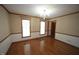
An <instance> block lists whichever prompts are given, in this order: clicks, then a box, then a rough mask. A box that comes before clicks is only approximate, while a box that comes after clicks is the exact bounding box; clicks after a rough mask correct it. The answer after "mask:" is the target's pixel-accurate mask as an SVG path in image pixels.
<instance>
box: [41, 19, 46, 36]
mask: <svg viewBox="0 0 79 59" xmlns="http://www.w3.org/2000/svg"><path fill="white" fill-rule="evenodd" d="M41 21H43V20H40V31H41ZM43 22H45V21H43ZM45 34H46V22H45V33H44V34H41V32H40V35H45Z"/></svg>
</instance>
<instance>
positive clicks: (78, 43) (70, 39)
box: [55, 33, 79, 48]
mask: <svg viewBox="0 0 79 59" xmlns="http://www.w3.org/2000/svg"><path fill="white" fill-rule="evenodd" d="M55 39H57V40H60V41H63V42H65V43H68V44H70V45H73V46H75V47H78V48H79V37H75V36H69V35H65V34H59V33H55Z"/></svg>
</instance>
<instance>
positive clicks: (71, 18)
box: [51, 13, 79, 36]
mask: <svg viewBox="0 0 79 59" xmlns="http://www.w3.org/2000/svg"><path fill="white" fill-rule="evenodd" d="M51 20H56V32H60V33H66V34H70V35H76V36H79V26H78V25H79V13H77V14H72V15H68V16H64V17H59V18H55V19H51Z"/></svg>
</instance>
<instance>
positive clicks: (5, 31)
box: [0, 6, 10, 41]
mask: <svg viewBox="0 0 79 59" xmlns="http://www.w3.org/2000/svg"><path fill="white" fill-rule="evenodd" d="M9 34H10V28H9V14H8V12H7V11H6V10H5V9H4V8H3V7H1V6H0V41H1V40H3V39H4V38H5V37H6V36H8V35H9Z"/></svg>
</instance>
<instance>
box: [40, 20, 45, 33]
mask: <svg viewBox="0 0 79 59" xmlns="http://www.w3.org/2000/svg"><path fill="white" fill-rule="evenodd" d="M40 34H45V22H44V21H41V22H40Z"/></svg>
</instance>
